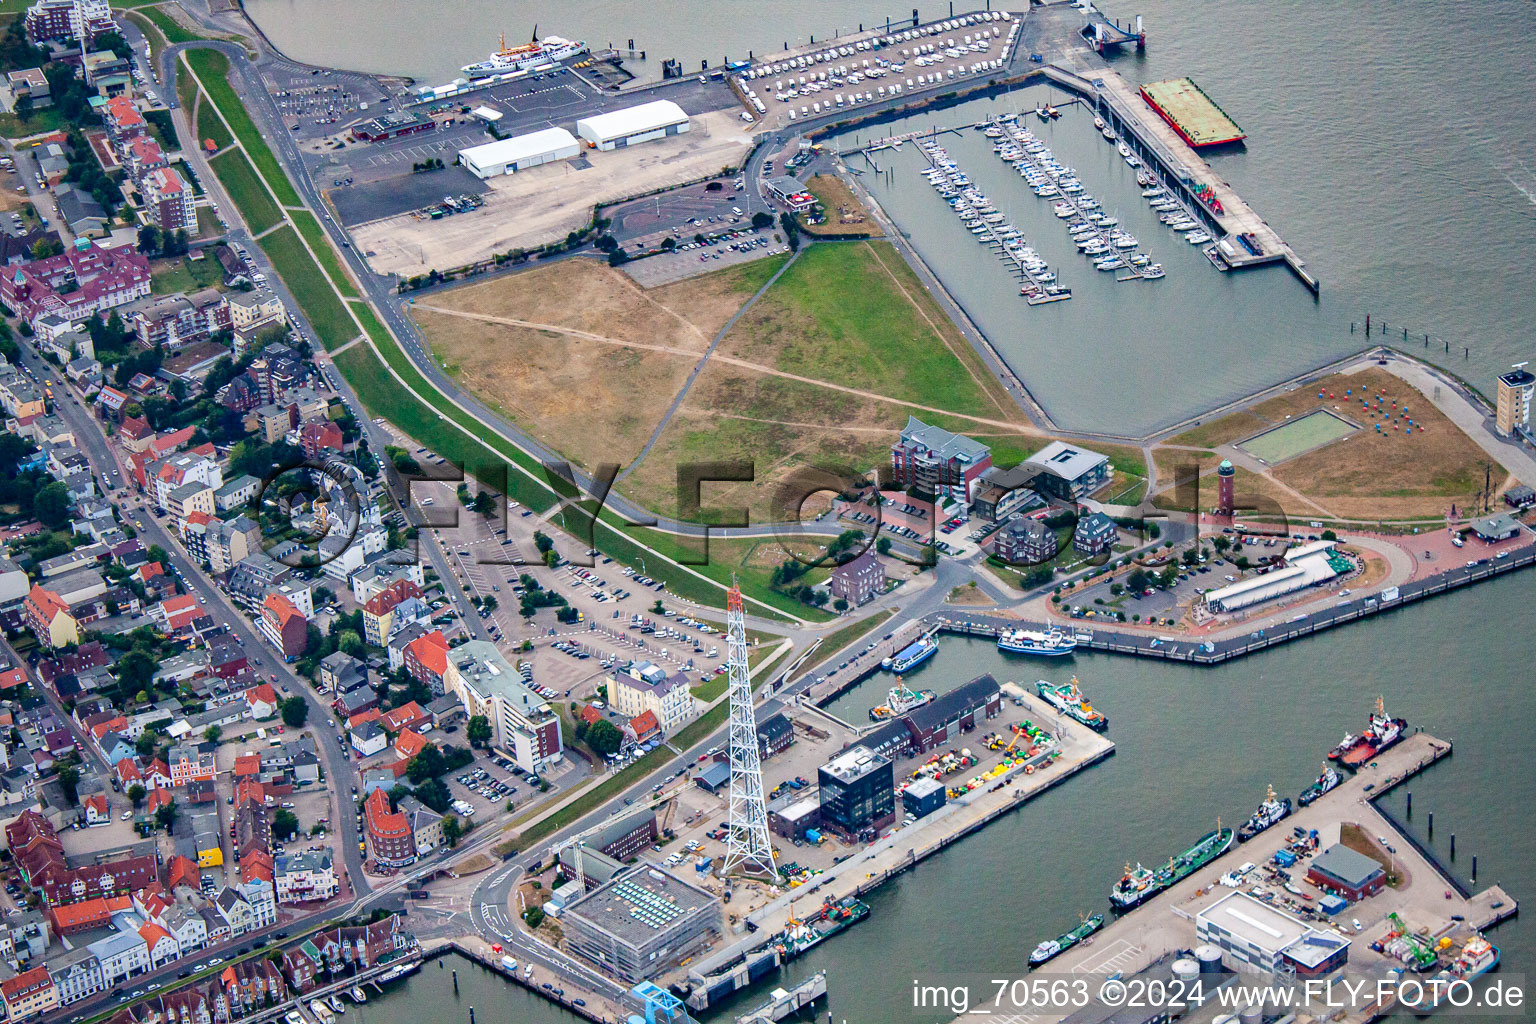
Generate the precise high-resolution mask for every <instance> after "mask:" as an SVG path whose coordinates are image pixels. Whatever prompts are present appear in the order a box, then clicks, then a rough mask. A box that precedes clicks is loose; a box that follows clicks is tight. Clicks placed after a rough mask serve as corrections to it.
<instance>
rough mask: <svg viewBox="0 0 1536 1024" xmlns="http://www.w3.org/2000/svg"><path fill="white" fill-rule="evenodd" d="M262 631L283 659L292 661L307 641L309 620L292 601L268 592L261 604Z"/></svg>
mask: <svg viewBox="0 0 1536 1024" xmlns="http://www.w3.org/2000/svg"><path fill="white" fill-rule="evenodd" d="M261 624H262V632H263V634H265V635H266V638H267V640H268V641H269V642H270V643H271V644H272V646H273V647H276V648H277V649H278V650H280V651H282V653H283V660H284V661H293V660H294V659H295V658H297V657H298V656H299V655H301V654H303V653H304V647H305V646H306V645H307V644H308V642H309V621H308V620H307V619H305V618H304V613H303V612H301V611H299V610H298V609H297V608H295V607H294V606H293V602H292V601H290V600H288V599H287V598H286V597H284V596H283V595H282V594H268V595H267V599H266V600H265V601H263V602H262V605H261Z"/></svg>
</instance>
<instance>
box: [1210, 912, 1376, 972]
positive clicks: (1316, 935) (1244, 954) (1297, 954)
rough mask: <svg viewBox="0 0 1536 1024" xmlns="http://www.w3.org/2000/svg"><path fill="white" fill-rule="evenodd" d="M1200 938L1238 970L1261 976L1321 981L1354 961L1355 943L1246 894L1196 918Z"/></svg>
mask: <svg viewBox="0 0 1536 1024" xmlns="http://www.w3.org/2000/svg"><path fill="white" fill-rule="evenodd" d="M1195 936H1196V938H1197V939H1198V941H1200V942H1203V943H1209V944H1210V945H1212V946H1216V947H1217V948H1219V949H1220V950H1221V951H1222V954H1223V957H1224V958H1225V959H1228V960H1230V961H1231V964H1232V966H1234V967H1236V968H1237V970H1239V971H1249V972H1252V973H1256V974H1271V973H1274V972H1276V971H1279V972H1280V973H1282V974H1290V973H1294V974H1296V975H1297V976H1299V977H1303V978H1318V977H1323V976H1325V975H1329V974H1332V973H1333V972H1335V971H1337V970H1339V969H1340V968H1342V967H1343V966H1344V965H1345V964H1346V963H1348V962H1349V939H1347V938H1345V937H1344V936H1343V935H1340V934H1339V933H1338V932H1335V931H1332V930H1328V931H1323V930H1320V929H1317V928H1313V927H1312V926H1311V925H1309V924H1307V923H1306V922H1304V921H1302V920H1301V919H1300V918H1297V917H1293V916H1291V915H1290V914H1287V913H1285V912H1284V911H1281V910H1278V909H1276V908H1275V907H1272V906H1270V905H1269V904H1268V903H1263V902H1261V901H1259V900H1256V899H1254V898H1253V897H1252V896H1249V895H1248V894H1247V893H1245V892H1233V893H1228V894H1227V895H1226V896H1223V897H1222V898H1221V899H1219V900H1217V901H1216V902H1215V903H1212V904H1211V905H1210V906H1208V907H1206V908H1205V909H1204V910H1202V911H1200V912H1199V913H1198V914H1196V915H1195Z"/></svg>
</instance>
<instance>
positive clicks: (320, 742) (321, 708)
mask: <svg viewBox="0 0 1536 1024" xmlns="http://www.w3.org/2000/svg"><path fill="white" fill-rule="evenodd" d="M21 352H22V355H21V364H22V365H23V366H25V367H26V368H27V369H29V370H31V371H32V373H33V375H34V376H37V377H38V378H39V379H43V378H50V377H53V375H54V374H55V373H56V372H57V371H56V370H54V369H53V367H52V366H51V365H49V364H47V363H45V362H44V361H43V360H42V359H41V358H39V357H38V356H37V355H36V354H35V353H34V352H33V351H32V349H31V346H23V347H22V350H21ZM54 396H55V401H54V403H53V404H54V411H55V412H56V413H57V414H58V415H60V416H62V417H63V419H64V422H65V423H67V424H69V427H70V429H71V430H72V431H74V434H75V440H76V442H77V443H78V444H79V446H80V450H81V451H82V452H83V453H84V455H85V457H86V459H87V460H88V461H89V462H90V464H91V468H92V469H93V470H94V471H95V473H96V479H97V482H98V484H100V485H103V486H104V485H105V484H112V485H113V487H114V490H113V491H112V492H110V494H109V495H108V497H110V498H112V499H113V500H114V501H115V502H117V503H118V504H119V506H120V508H121V510H122V512H123V515H124V517H125V518H131V519H134V520H137V521H139V522H142V523H143V524H144V526H143V528H142V529H139V531H138V534H139V537H140V539H141V540H143V541H144V543H145V545H146V546H148V545H154V544H158V545H159V546H160V547H162V548H164V549H165V550H166V552H167V553H168V554H169V555H170V559H171V563H172V565H174V566H175V567H176V568H177V569H178V570H179V571H180V573H181V579H182V580H183V582H184V583H185V584H186V586H187V588H188V590H189V592H191V593H193V594H195V595H196V596H197V597H198V599H199V602H200V603H201V604H202V605H203V606H204V608H205V609H206V611H207V612H208V614H209V615H210V616H212V618H213V620H214V622H215V623H216V624H218V625H220V626H223V627H225V628H226V629H227V630H228V632H229V633H230V634H231V635H232V636H234V637H235V639H236V640H238V641H239V642H240V645H241V646H242V647H244V648H245V649H246V651H247V653H248V654H249V655H250V657H251V660H252V670H253V671H256V672H258V673H259V674H260V675H261V676H262V677H264V678H265V677H269V676H272V675H276V676H277V682H278V683H279V684H280V685H281V686H285V687H287V689H288V691H289V692H290V693H294V694H298V695H300V696H302V697H303V698H304V700H305V703H307V704H308V705H309V722H310V723H311V725H313V727H314V729H313V731H314V733H315V736H316V741H317V747H318V750H319V752H320V756H321V759H322V760H323V762H324V767H325V773H326V775H327V776H328V777H329V778H330V780H331V783H332V793H333V796H334V799H333V806H332V809H331V823H332V826H333V834H334V835H335V836H336V837H337V839H338V841H339V842H340V844H341V849H340V850H339V851H338V852H339V854H340V856H341V858H342V860H343V861H344V862H345V864H346V868H347V877H348V879H349V880H350V881H351V883H352V886H353V889H354V891H355V892H357V893H359V894H366V893H367V892H368V882H367V879H366V878H365V877H364V875H363V859H362V856H361V854H360V853H359V852H358V848H357V844H358V834H357V827H356V823H355V821H354V818H353V812H352V808H351V807H346V806H342V805H341V796H340V780H342V779H344V778H346V777H347V776H349V775H351V774H352V769H351V764H350V762H349V761H348V760H347V758H346V755H345V754H344V753H343V751H342V746H341V742H340V741H339V740H338V739H337V738H336V732H335V730H334V729H332V728H331V727H330V726H331V711H330V708H328V707H327V706H326V705H325V704H324V702H323V701H321V700H320V698H319V697H317V696H316V695H315V693H314V691H313V690H312V689H310V686H309V684H308V682H307V681H304V680H301V679H300V678H299V677H298V676H296V675H294V673H293V672H292V671H291V670H290V669H289V668H288V666H287V665H285V664H283V663H282V659H281V658H280V657H278V656H277V655H276V654H275V653H274V652H273V650H272V648H271V646H270V645H269V644H267V643H266V641H264V640H262V639H260V638H259V637H258V636H257V635H256V632H255V630H254V629H253V628H252V627H251V625H250V624H249V623H248V621H247V620H246V618H245V616H244V615H243V614H242V613H241V612H240V611H239V610H238V609H236V608H235V607H234V605H233V604H231V603H230V602H229V600H228V599H227V598H226V597H225V595H224V592H223V590H221V589H220V588H219V587H218V586H216V585H215V584H214V583H213V582H212V581H211V580H209V579H208V578H207V577H206V576H204V575H203V572H202V568H201V567H200V566H198V565H196V564H194V563H193V562H192V561H191V560H190V559H189V558H187V557H185V555H184V553H183V552H182V549H181V547H180V546H179V544H178V543H177V541H176V540H175V539H174V538H173V537H172V536H171V534H170V533H169V532H168V531H167V530H166V529H165V528H164V527H163V526H161V525H160V523H159V522H158V521H157V520H156V519H155V518H154V516H153V515H151V514H150V512H149V510H148V508H147V507H146V504H147V503H146V502H145V500H144V499H143V498H140V497H136V496H130V493H129V492H128V491H125V490H124V489H123V488H124V484H125V481H124V478H123V473H122V467H121V466H120V465H119V464H118V462H117V460H116V458H115V457H114V456H113V454H112V451H111V449H110V448H109V447H108V444H107V440H106V435H105V434H104V433H103V432H102V427H101V424H100V423H99V422H98V421H97V420H96V419H95V417H93V416H91V415H90V413H89V412H87V411H86V409H85V408H84V407H83V406H81V405H80V403H79V400H78V399H77V398H76V396H75V394H74V392H73V390H72V389H71V388H70V387H68V386H60V387H56V388H55V389H54Z"/></svg>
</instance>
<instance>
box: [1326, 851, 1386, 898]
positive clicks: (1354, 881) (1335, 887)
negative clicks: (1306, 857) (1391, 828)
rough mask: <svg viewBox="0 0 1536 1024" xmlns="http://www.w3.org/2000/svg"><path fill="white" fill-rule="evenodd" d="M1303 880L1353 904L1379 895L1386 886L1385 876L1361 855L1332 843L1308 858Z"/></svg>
mask: <svg viewBox="0 0 1536 1024" xmlns="http://www.w3.org/2000/svg"><path fill="white" fill-rule="evenodd" d="M1307 881H1309V882H1311V883H1312V884H1313V885H1315V886H1317V887H1318V888H1319V889H1322V890H1323V891H1324V892H1331V893H1335V894H1337V895H1339V896H1343V897H1344V898H1345V899H1347V900H1349V901H1351V902H1353V901H1355V900H1360V899H1364V898H1365V897H1367V896H1374V895H1376V894H1377V893H1378V892H1381V890H1382V888H1383V887H1384V886H1385V885H1386V884H1387V873H1386V872H1385V871H1383V870H1382V867H1381V865H1380V864H1378V863H1376V861H1374V860H1372V859H1371V858H1370V857H1367V856H1366V855H1365V854H1363V853H1359V852H1357V851H1355V850H1351V849H1350V848H1349V847H1347V846H1345V845H1344V844H1343V843H1335V844H1334V845H1332V846H1330V847H1328V849H1326V850H1324V851H1323V852H1322V853H1320V854H1318V855H1317V856H1316V857H1314V858H1312V864H1311V866H1310V867H1308V868H1307Z"/></svg>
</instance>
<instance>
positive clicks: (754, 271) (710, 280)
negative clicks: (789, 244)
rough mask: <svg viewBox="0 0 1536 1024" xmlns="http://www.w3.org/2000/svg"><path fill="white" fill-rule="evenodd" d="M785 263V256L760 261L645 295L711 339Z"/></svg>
mask: <svg viewBox="0 0 1536 1024" xmlns="http://www.w3.org/2000/svg"><path fill="white" fill-rule="evenodd" d="M786 259H788V257H786V256H773V257H769V258H767V259H761V260H758V261H756V262H755V263H750V264H744V265H742V266H739V267H731V268H729V269H727V270H722V271H720V272H718V273H713V274H704V275H701V276H699V277H694V278H689V279H688V280H686V281H679V282H677V283H676V284H669V285H663V286H662V287H660V288H653V289H651V290H650V291H648V292H646V295H647V297H648V298H649V299H650V300H651V301H652V302H654V303H656V305H658V306H661V307H662V308H664V309H669V310H672V311H673V312H674V313H676V314H677V315H678V316H681V317H683V318H685V319H686V320H687V321H688V322H689V323H691V324H693V325H694V326H695V327H697V328H698V329H699V331H700V333H701V334H703V335H704V336H705V337H706V338H713V337H714V336H715V335H716V334H718V333H719V332H720V328H722V327H724V326H725V325H726V322H727V321H729V320H730V319H731V317H732V316H734V315H735V314H736V311H737V310H738V309H740V308H741V307H742V305H743V304H745V303H746V301H747V300H748V299H750V298H751V297H752V293H753V292H755V291H757V290H758V289H759V288H761V287H762V286H763V285H764V284H766V283H767V282H768V279H769V278H771V277H772V276H773V274H774V272H775V271H776V270H778V269H779V268H780V267H782V266H783V265H784V261H785V260H786Z"/></svg>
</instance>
